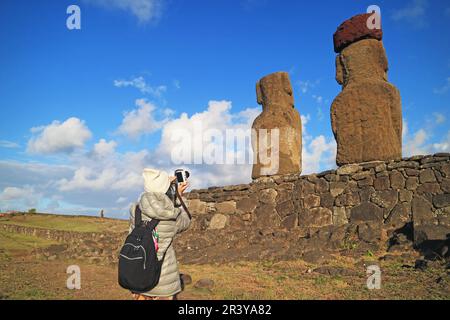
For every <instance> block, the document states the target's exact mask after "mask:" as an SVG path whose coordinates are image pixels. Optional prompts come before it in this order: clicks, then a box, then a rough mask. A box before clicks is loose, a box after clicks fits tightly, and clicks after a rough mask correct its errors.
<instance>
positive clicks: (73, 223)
mask: <svg viewBox="0 0 450 320" xmlns="http://www.w3.org/2000/svg"><path fill="white" fill-rule="evenodd" d="M0 223H2V224H13V225H18V226H24V227H33V228H42V229H52V230H62V231H76V232H123V231H126V230H127V228H128V221H125V220H115V219H101V218H97V217H87V216H62V215H51V214H20V215H14V216H12V217H2V218H0Z"/></svg>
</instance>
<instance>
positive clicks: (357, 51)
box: [331, 13, 402, 165]
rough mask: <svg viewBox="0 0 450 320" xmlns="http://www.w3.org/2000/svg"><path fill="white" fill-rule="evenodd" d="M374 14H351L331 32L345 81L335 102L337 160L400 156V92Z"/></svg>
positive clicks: (339, 75)
mask: <svg viewBox="0 0 450 320" xmlns="http://www.w3.org/2000/svg"><path fill="white" fill-rule="evenodd" d="M371 15H372V14H370V13H369V14H360V15H356V16H354V17H352V18H351V19H349V20H347V21H345V22H344V23H342V24H341V25H340V26H339V27H338V29H337V30H336V32H335V33H334V36H333V40H334V51H335V52H336V53H337V54H338V55H337V57H336V81H337V82H338V83H339V84H341V85H342V92H341V93H340V94H339V95H338V96H337V97H336V98H335V99H334V101H333V104H332V105H331V126H332V130H333V133H334V137H335V138H336V142H337V155H336V163H337V164H338V165H343V164H348V163H357V162H365V161H372V160H398V159H400V158H401V156H402V110H401V100H400V93H399V91H398V90H397V88H396V87H395V86H393V85H392V84H390V83H389V82H388V79H387V71H388V61H387V57H386V52H385V50H384V47H383V42H382V41H381V40H382V37H383V32H382V30H381V27H380V28H378V29H375V28H374V29H369V28H368V27H367V21H368V19H370V17H371Z"/></svg>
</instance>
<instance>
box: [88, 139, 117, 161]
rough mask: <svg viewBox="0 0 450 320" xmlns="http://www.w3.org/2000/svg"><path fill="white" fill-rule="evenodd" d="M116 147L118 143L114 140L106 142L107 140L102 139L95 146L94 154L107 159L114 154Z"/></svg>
mask: <svg viewBox="0 0 450 320" xmlns="http://www.w3.org/2000/svg"><path fill="white" fill-rule="evenodd" d="M116 147H117V143H116V142H115V141H114V140H111V141H109V142H106V140H105V139H100V140H99V142H97V143H96V144H95V145H94V150H93V154H94V155H95V156H98V157H107V156H109V155H112V154H114V152H115V149H116Z"/></svg>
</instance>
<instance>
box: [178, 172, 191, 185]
mask: <svg viewBox="0 0 450 320" xmlns="http://www.w3.org/2000/svg"><path fill="white" fill-rule="evenodd" d="M189 176H190V174H189V171H187V170H184V169H177V170H175V177H176V178H177V183H182V182H186V181H187V179H188V178H189Z"/></svg>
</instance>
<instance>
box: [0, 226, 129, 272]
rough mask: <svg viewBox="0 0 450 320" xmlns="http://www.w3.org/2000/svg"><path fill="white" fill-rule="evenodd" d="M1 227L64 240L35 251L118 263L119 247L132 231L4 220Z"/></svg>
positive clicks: (48, 257)
mask: <svg viewBox="0 0 450 320" xmlns="http://www.w3.org/2000/svg"><path fill="white" fill-rule="evenodd" d="M0 229H1V230H3V231H7V232H11V233H20V234H25V235H29V236H35V237H39V238H43V239H48V240H53V241H57V242H59V243H60V244H57V245H52V246H50V247H48V248H44V249H38V250H35V254H36V255H38V256H41V257H43V258H47V259H50V260H52V259H56V258H65V259H84V260H88V261H91V262H95V263H103V264H110V263H111V264H115V263H116V262H117V255H118V251H119V250H120V247H121V245H122V244H123V240H124V239H125V237H126V235H127V234H128V232H127V231H126V232H123V233H109V234H106V233H98V232H75V231H63V230H53V229H44V228H33V227H26V226H19V225H14V224H0Z"/></svg>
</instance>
